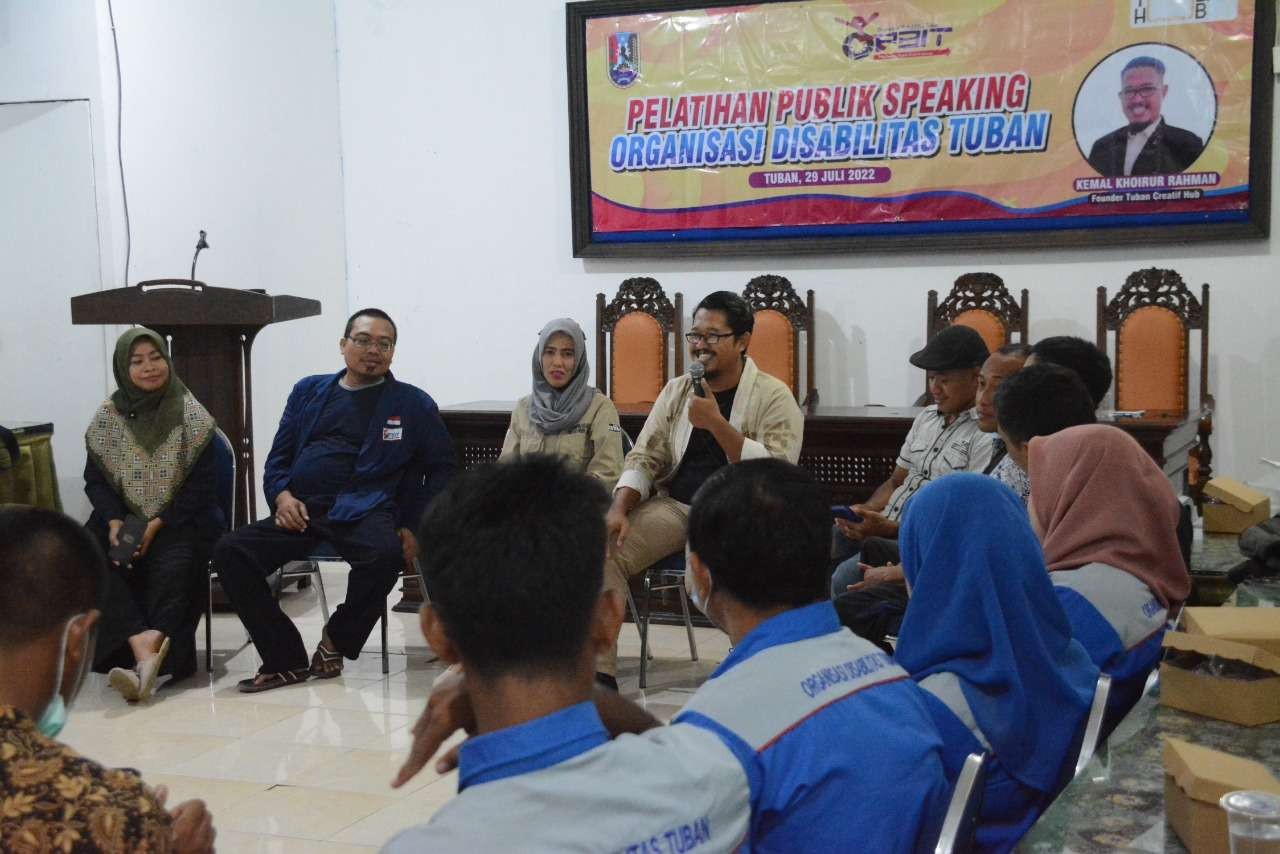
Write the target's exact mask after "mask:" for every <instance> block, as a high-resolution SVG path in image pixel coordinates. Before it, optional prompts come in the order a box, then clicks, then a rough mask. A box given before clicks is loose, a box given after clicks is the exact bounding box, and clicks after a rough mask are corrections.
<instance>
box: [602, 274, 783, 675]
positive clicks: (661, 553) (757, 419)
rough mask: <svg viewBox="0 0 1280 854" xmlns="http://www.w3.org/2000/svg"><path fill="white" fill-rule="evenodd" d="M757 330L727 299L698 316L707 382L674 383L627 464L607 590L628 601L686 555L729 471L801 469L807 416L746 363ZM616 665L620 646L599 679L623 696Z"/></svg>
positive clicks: (747, 311)
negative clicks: (635, 579)
mask: <svg viewBox="0 0 1280 854" xmlns="http://www.w3.org/2000/svg"><path fill="white" fill-rule="evenodd" d="M753 325H754V318H753V317H752V312H751V307H750V306H749V305H747V302H746V300H744V299H743V298H742V297H740V296H738V295H737V294H735V293H731V292H729V291H716V292H715V293H713V294H710V295H708V296H707V297H706V298H705V299H703V300H702V302H700V303H698V307H697V308H696V309H695V310H694V312H693V328H692V331H691V332H689V334H687V335H686V336H685V338H686V339H687V340H688V342H689V355H690V357H691V358H692V359H694V360H695V361H698V362H701V363H702V365H703V367H704V368H705V369H706V374H705V377H704V378H703V380H702V381H701V382H695V381H694V380H693V379H692V378H691V377H690V376H689V375H688V374H685V375H683V376H679V377H676V378H675V379H673V380H671V381H670V382H669V383H667V385H666V387H665V388H663V389H662V393H661V394H659V395H658V399H657V401H656V402H655V403H654V404H653V409H652V410H651V411H650V413H649V417H648V419H646V421H645V424H644V429H643V430H641V431H640V437H639V438H638V439H637V440H636V444H635V448H634V450H632V451H631V453H629V454H627V458H626V460H625V462H624V463H623V470H622V477H621V478H620V479H619V480H618V486H617V488H616V489H614V492H613V504H612V506H611V507H610V508H609V513H608V515H607V516H606V518H605V522H606V525H607V526H608V531H609V557H608V560H607V561H606V563H605V581H604V583H605V589H611V590H616V591H618V592H619V594H620V595H624V596H625V592H626V585H627V579H628V578H630V577H631V576H633V575H638V574H640V573H642V572H644V571H645V570H646V569H648V567H649V566H651V565H652V564H653V563H655V562H657V561H659V560H661V559H662V558H664V557H666V556H667V555H670V554H673V553H675V552H678V551H680V550H681V549H683V548H684V545H685V539H686V536H687V530H688V521H689V504H690V502H691V501H692V500H693V495H694V493H695V492H697V491H698V487H700V486H701V485H702V484H703V482H704V481H705V480H706V479H707V478H708V477H710V476H711V475H712V474H713V473H714V472H715V471H716V470H718V469H719V468H720V467H721V466H723V465H725V464H727V463H736V462H739V461H741V460H750V459H757V458H762V457H777V458H779V459H783V460H786V461H788V462H791V463H794V462H796V461H797V460H799V459H800V444H801V442H802V441H803V439H804V415H803V414H802V413H801V412H800V407H799V406H798V405H796V400H795V397H794V396H793V395H792V393H791V390H790V389H789V388H787V386H786V385H785V384H784V383H783V382H782V381H781V380H778V379H776V378H774V377H771V376H769V375H768V374H765V373H762V372H761V371H760V370H759V369H758V368H756V364H755V362H753V361H751V359H749V358H748V357H747V347H748V346H749V345H750V343H751V330H752V327H753ZM617 664H618V648H617V642H616V640H615V642H614V646H613V649H612V650H611V651H610V652H608V653H607V654H602V655H601V656H600V657H599V658H598V660H597V661H596V670H597V678H598V679H599V680H600V681H601V682H604V683H605V684H608V685H612V686H613V687H617V681H616V677H617Z"/></svg>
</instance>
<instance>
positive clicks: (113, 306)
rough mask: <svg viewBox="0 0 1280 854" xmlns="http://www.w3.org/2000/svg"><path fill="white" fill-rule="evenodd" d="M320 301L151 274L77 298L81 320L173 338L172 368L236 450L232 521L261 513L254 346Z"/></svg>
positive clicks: (76, 316) (75, 312)
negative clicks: (263, 333) (261, 335)
mask: <svg viewBox="0 0 1280 854" xmlns="http://www.w3.org/2000/svg"><path fill="white" fill-rule="evenodd" d="M319 313H320V302H319V300H313V299H306V298H304V297H293V296H272V295H270V294H267V293H265V292H263V291H259V290H247V291H242V290H236V289H234V288H213V287H210V286H208V285H206V284H205V283H204V282H198V281H195V280H193V279H152V280H150V281H146V282H139V283H138V284H137V285H135V286H133V287H124V288H113V289H111V290H107V291H97V292H95V293H90V294H81V295H80V296H77V297H72V298H71V322H72V323H76V324H138V325H141V326H146V327H149V328H151V329H154V330H155V331H156V332H158V333H160V334H161V335H163V336H164V337H165V338H166V339H167V340H168V341H169V349H170V353H171V355H172V357H173V365H174V369H175V370H177V372H178V376H180V377H182V381H183V382H184V383H185V384H186V386H187V388H189V389H191V393H192V394H194V395H195V396H196V397H197V398H198V399H199V400H200V402H201V403H203V404H204V405H205V408H206V409H208V410H209V412H210V414H212V415H213V417H214V418H215V419H217V421H218V426H219V427H221V428H222V432H224V433H226V434H227V438H228V439H230V440H231V446H232V447H233V448H235V449H236V450H237V462H236V513H235V519H233V520H230V521H231V524H232V527H238V526H240V525H242V524H244V523H245V522H248V521H253V520H254V519H256V518H257V517H258V500H257V489H255V487H254V464H253V380H252V370H251V362H250V351H251V349H252V348H253V339H254V337H255V336H257V334H258V332H259V330H261V329H262V328H263V327H264V326H267V325H269V324H272V323H281V322H283V321H286V320H296V319H298V318H300V317H313V316H315V315H318V314H319Z"/></svg>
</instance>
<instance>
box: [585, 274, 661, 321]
mask: <svg viewBox="0 0 1280 854" xmlns="http://www.w3.org/2000/svg"><path fill="white" fill-rule="evenodd" d="M633 311H643V312H644V313H645V314H648V315H651V316H652V317H653V318H654V319H655V320H657V321H658V324H659V325H660V326H661V327H662V331H663V332H670V331H671V328H672V325H673V324H674V323H675V319H676V309H675V306H673V305H672V304H671V300H669V299H667V295H666V294H665V293H663V291H662V286H661V285H659V284H658V280H657V279H653V278H650V277H649V276H636V277H635V278H631V279H627V280H626V281H624V282H623V283H622V284H621V285H620V286H619V287H618V294H617V296H615V297H614V298H613V300H612V301H611V302H610V303H609V304H608V305H607V306H605V307H604V311H603V313H602V314H601V318H600V322H601V326H602V328H603V330H604V331H606V332H613V327H614V325H615V324H616V323H617V322H618V321H619V320H621V319H622V318H623V316H624V315H628V314H630V313H631V312H633Z"/></svg>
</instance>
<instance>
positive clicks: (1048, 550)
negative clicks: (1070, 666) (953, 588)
mask: <svg viewBox="0 0 1280 854" xmlns="http://www.w3.org/2000/svg"><path fill="white" fill-rule="evenodd" d="M1029 462H1030V466H1029V470H1028V473H1029V475H1030V477H1031V500H1030V502H1029V504H1028V510H1029V512H1030V514H1031V525H1032V527H1033V528H1034V529H1035V531H1036V533H1037V534H1038V535H1039V537H1040V541H1041V544H1042V546H1043V548H1044V558H1045V564H1046V565H1047V566H1048V567H1049V572H1050V577H1051V579H1052V581H1053V584H1054V587H1055V589H1056V590H1057V592H1058V599H1059V601H1060V602H1061V603H1062V606H1063V609H1064V610H1065V611H1066V612H1067V619H1068V620H1069V621H1070V622H1071V630H1072V634H1073V636H1074V637H1075V639H1076V640H1078V641H1080V643H1081V644H1082V645H1083V646H1084V648H1085V649H1086V650H1087V651H1088V652H1089V655H1090V657H1091V658H1092V659H1093V663H1094V664H1096V665H1097V666H1098V667H1099V669H1101V670H1102V672H1103V673H1107V674H1109V675H1110V676H1111V679H1112V684H1111V699H1110V701H1109V702H1108V704H1107V722H1106V723H1105V724H1104V729H1109V728H1110V726H1112V725H1114V724H1115V723H1118V722H1119V721H1120V719H1121V718H1123V717H1124V715H1125V714H1126V713H1127V712H1128V711H1129V709H1130V708H1132V707H1133V704H1134V703H1136V702H1137V701H1138V698H1139V697H1140V696H1142V689H1143V687H1144V686H1145V684H1146V680H1147V676H1148V675H1149V674H1150V672H1151V670H1152V669H1153V668H1154V667H1155V665H1156V663H1157V662H1158V661H1159V658H1160V643H1161V640H1162V638H1163V636H1164V628H1165V623H1166V621H1167V620H1168V617H1169V614H1170V613H1171V612H1174V611H1176V610H1177V608H1178V606H1179V605H1181V604H1182V601H1183V600H1184V599H1186V597H1187V595H1188V594H1189V593H1190V592H1191V578H1190V576H1189V575H1188V574H1187V567H1186V564H1185V563H1184V562H1183V559H1182V552H1181V551H1179V549H1178V539H1177V526H1178V515H1179V508H1178V499H1177V496H1176V495H1174V492H1173V487H1172V486H1170V484H1169V480H1168V479H1167V478H1166V477H1165V475H1164V472H1162V471H1161V470H1160V468H1159V466H1157V465H1156V464H1155V462H1154V461H1153V460H1152V459H1151V457H1150V456H1149V455H1148V454H1147V453H1146V451H1144V450H1143V449H1142V446H1140V445H1139V444H1138V443H1137V442H1136V441H1135V440H1134V439H1133V437H1131V436H1130V435H1129V434H1128V433H1125V432H1124V431H1123V430H1120V429H1118V428H1116V427H1113V426H1110V425H1107V424H1086V425H1081V426H1078V427H1069V428H1067V429H1066V430H1062V431H1060V432H1058V433H1054V434H1053V435H1051V436H1039V437H1036V438H1034V439H1032V440H1031V442H1030V459H1029Z"/></svg>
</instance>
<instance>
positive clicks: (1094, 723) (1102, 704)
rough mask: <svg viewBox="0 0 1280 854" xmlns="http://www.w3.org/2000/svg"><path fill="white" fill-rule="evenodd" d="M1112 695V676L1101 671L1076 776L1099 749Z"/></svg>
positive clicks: (1077, 759)
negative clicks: (1103, 720)
mask: <svg viewBox="0 0 1280 854" xmlns="http://www.w3.org/2000/svg"><path fill="white" fill-rule="evenodd" d="M1110 695H1111V677H1110V676H1108V675H1107V674H1105V673H1101V674H1099V675H1098V686H1097V687H1096V688H1095V689H1094V691H1093V705H1092V706H1090V707H1089V720H1088V721H1087V722H1086V723H1085V726H1084V739H1083V740H1082V741H1081V742H1080V755H1079V756H1078V757H1076V769H1075V773H1074V774H1073V775H1072V776H1074V777H1079V776H1080V772H1081V771H1083V770H1084V769H1085V766H1086V765H1088V764H1089V760H1090V759H1092V758H1093V754H1094V752H1095V751H1096V750H1097V749H1098V742H1099V738H1098V736H1099V735H1100V734H1101V733H1102V719H1103V717H1105V715H1106V712H1107V697H1109V696H1110Z"/></svg>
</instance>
